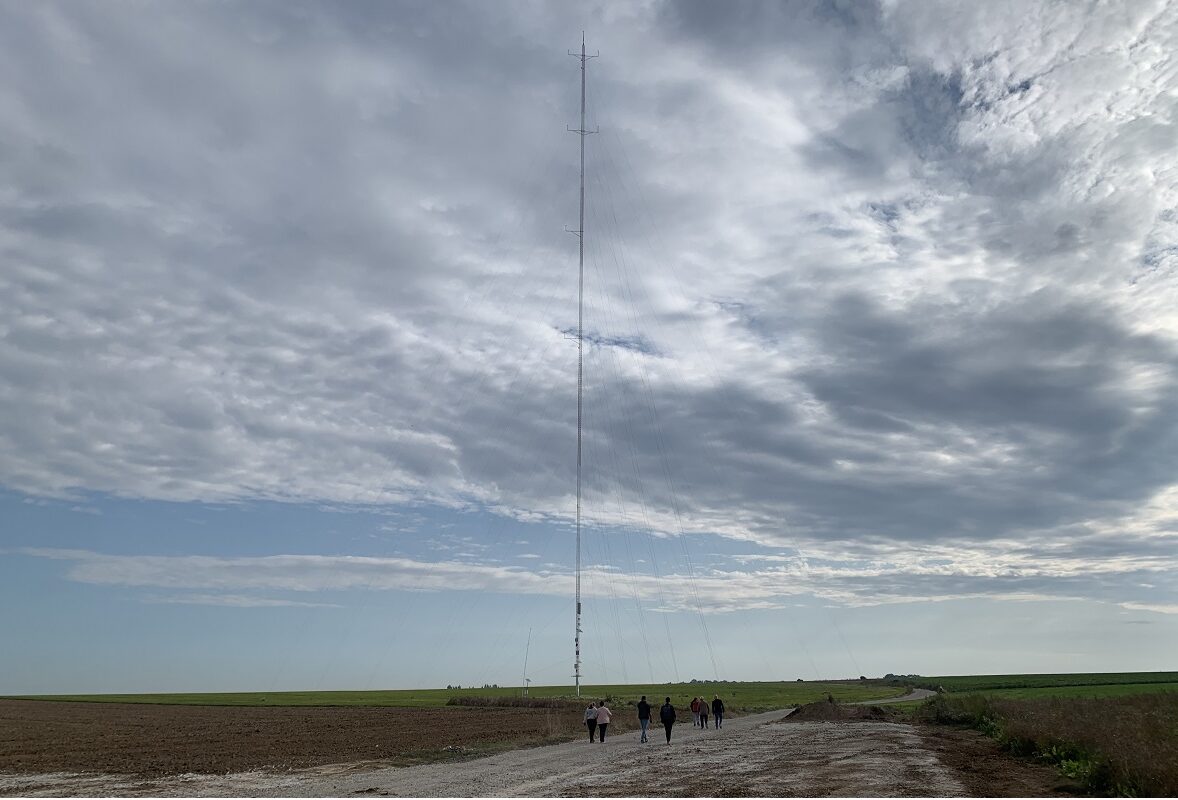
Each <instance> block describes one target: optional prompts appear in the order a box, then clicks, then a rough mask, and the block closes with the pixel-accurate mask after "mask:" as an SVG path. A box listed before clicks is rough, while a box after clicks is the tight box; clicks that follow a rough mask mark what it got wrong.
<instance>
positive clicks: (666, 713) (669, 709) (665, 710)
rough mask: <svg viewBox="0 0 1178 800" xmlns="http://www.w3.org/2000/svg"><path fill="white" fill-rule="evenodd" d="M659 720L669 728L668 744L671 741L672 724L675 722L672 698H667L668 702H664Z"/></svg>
mask: <svg viewBox="0 0 1178 800" xmlns="http://www.w3.org/2000/svg"><path fill="white" fill-rule="evenodd" d="M659 720H660V721H661V722H662V723H663V727H664V728H666V729H667V744H670V743H671V726H672V725H674V724H675V706H673V705H671V698H669V697H668V698H667V702H665V703H663V707H662V708H660V709H659Z"/></svg>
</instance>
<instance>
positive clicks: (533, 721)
mask: <svg viewBox="0 0 1178 800" xmlns="http://www.w3.org/2000/svg"><path fill="white" fill-rule="evenodd" d="M581 730H582V728H581V714H580V711H579V710H578V709H534V708H465V707H451V708H424V709H423V708H416V709H415V708H393V707H384V708H324V707H319V708H308V707H303V708H300V707H285V708H258V707H223V706H222V707H218V706H193V705H157V704H127V703H101V704H99V703H71V702H62V703H46V702H35V701H28V700H0V772H9V773H24V774H30V773H50V772H102V773H113V774H128V775H141V776H159V775H176V774H183V773H190V772H192V773H203V774H217V773H220V774H224V773H226V772H243V771H247V770H254V769H269V770H279V771H281V770H290V769H298V768H305V767H313V766H320V765H323V764H337V763H352V762H365V761H380V762H382V763H383V764H384V765H385V766H401V765H406V764H413V763H420V762H424V761H439V760H447V759H457V758H466V757H470V756H472V755H481V754H486V753H490V752H496V751H498V750H503V749H509V748H512V747H519V746H524V745H535V744H544V743H546V742H556V741H565V740H567V739H568V738H570V736H571V735H573V734H574V733H579V732H580V731H581Z"/></svg>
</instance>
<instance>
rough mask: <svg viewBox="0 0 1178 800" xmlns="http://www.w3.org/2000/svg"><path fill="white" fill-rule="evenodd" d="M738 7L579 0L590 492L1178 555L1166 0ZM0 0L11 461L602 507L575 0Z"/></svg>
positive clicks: (30, 481)
mask: <svg viewBox="0 0 1178 800" xmlns="http://www.w3.org/2000/svg"><path fill="white" fill-rule="evenodd" d="M747 9H748V10H747V14H742V15H732V14H730V13H728V11H727V9H726V7H723V6H721V5H717V4H708V3H702V4H697V3H691V2H677V3H651V4H638V5H635V6H632V7H625V8H620V9H613V10H610V11H608V12H606V11H601V10H598V11H590V12H588V13H589V14H590V16H591V17H593V18H594V21H595V22H596V23H597V25H596V28H597V34H596V35H597V36H598V37H599V38H600V42H601V46H602V49H603V53H602V56H603V57H602V59H600V60H595V61H594V62H593V64H592V66H591V68H590V69H591V84H590V86H591V94H590V102H591V114H592V116H593V121H592V123H591V124H600V125H601V126H602V129H603V134H602V135H601V136H599V137H594V138H593V139H592V140H591V142H590V143H589V147H590V151H589V152H590V154H589V158H590V168H591V171H590V178H589V186H588V191H589V199H590V204H589V210H588V218H587V226H588V230H589V231H590V233H589V236H588V238H587V240H586V241H587V245H588V250H587V272H588V281H589V283H588V294H587V320H588V327H589V330H590V333H591V343H590V346H589V347H588V349H587V354H586V355H587V372H586V375H587V382H586V390H587V395H586V400H587V405H586V409H587V417H586V439H585V457H586V465H587V469H586V495H585V519H586V521H587V522H588V523H589V524H594V525H611V524H624V525H627V526H631V527H648V528H650V529H652V530H653V532H654V533H655V534H656V535H669V534H677V533H680V532H687V533H692V532H718V533H720V534H723V535H726V536H730V537H733V538H739V539H747V540H752V541H756V542H759V543H763V544H768V545H771V546H774V547H787V548H788V547H800V548H802V549H803V550H805V551H806V552H823V553H825V554H826V557H827V558H828V560H829V562H830V563H846V562H847V561H848V559H849V558H850V557H851V556H852V555H854V554H855V553H856V552H859V551H862V550H863V549H864V548H865V547H868V546H874V545H875V544H878V545H879V548H880V551H881V552H885V553H886V555H887V559H890V560H888V561H886V562H885V563H884V564H882V565H881V566H879V567H878V568H876V567H872V568H868V569H866V570H865V571H864V570H860V571H859V573H857V574H858V575H859V577H864V578H868V577H869V578H871V579H872V580H875V581H884V580H886V579H887V577H888V576H889V575H890V574H892V572H898V573H899V574H901V575H902V576H906V577H905V578H904V580H906V581H907V580H909V579H910V578H911V577H912V576H913V575H924V576H928V577H930V578H932V577H944V578H950V577H953V576H956V575H963V576H965V577H968V578H969V579H970V580H974V581H975V584H976V581H992V582H1002V581H1007V582H1009V581H1016V580H1031V579H1044V580H1046V579H1047V578H1051V579H1053V580H1057V581H1069V580H1075V579H1079V578H1081V577H1083V576H1084V575H1085V574H1108V575H1128V574H1130V573H1131V572H1132V571H1133V570H1138V569H1143V570H1155V569H1158V568H1160V567H1159V565H1162V564H1165V563H1168V562H1166V559H1165V558H1164V557H1163V556H1161V555H1159V554H1158V552H1157V545H1158V540H1157V538H1156V536H1155V535H1154V534H1156V532H1157V531H1160V530H1164V529H1165V526H1166V524H1167V520H1172V519H1174V518H1176V517H1178V499H1176V496H1175V482H1174V481H1175V478H1174V476H1175V475H1176V474H1178V456H1176V455H1175V454H1176V453H1178V438H1176V436H1178V435H1176V433H1175V432H1176V431H1178V402H1176V401H1175V399H1174V398H1175V397H1178V311H1176V310H1175V309H1178V302H1176V301H1178V269H1176V267H1178V261H1176V260H1175V259H1176V258H1178V256H1176V254H1178V213H1176V212H1175V211H1174V209H1175V208H1176V207H1178V188H1176V187H1178V172H1175V170H1176V167H1175V164H1176V163H1178V162H1176V160H1175V155H1176V152H1175V148H1176V144H1175V143H1176V142H1178V136H1175V135H1174V134H1175V130H1176V126H1178V103H1176V102H1175V96H1176V95H1175V81H1176V76H1175V69H1174V60H1173V55H1172V53H1174V52H1175V51H1176V50H1178V10H1176V8H1175V6H1174V5H1173V4H1169V3H1165V2H1162V1H1161V0H1158V2H1152V3H1109V4H1104V5H1101V6H1100V7H1098V8H1094V9H1088V8H1086V7H1081V6H1063V7H1061V6H1049V5H1047V4H1039V3H1017V4H1010V5H1007V6H1004V7H1002V8H1001V9H999V8H997V7H995V6H993V5H991V4H976V3H964V2H962V3H949V2H945V3H929V4H919V5H915V4H893V3H885V4H881V5H880V6H878V7H877V6H875V5H872V4H869V3H864V4H859V5H858V6H855V7H854V8H842V7H834V6H830V5H827V4H823V3H817V2H816V3H813V4H811V5H809V6H804V7H802V6H792V5H781V4H776V3H766V4H757V3H751V2H750V3H749V4H747ZM0 15H2V17H3V18H2V19H0V70H2V71H3V73H4V74H5V75H8V76H14V77H13V78H11V79H10V80H9V81H8V82H7V84H6V87H7V91H6V92H4V93H3V94H2V95H0V137H2V138H3V140H4V141H5V143H6V144H5V148H6V149H5V153H6V156H5V158H3V159H0V186H2V187H3V188H0V248H2V250H3V253H4V256H3V257H4V263H5V269H4V270H3V271H0V293H2V294H3V295H4V297H5V303H4V304H3V306H2V307H0V378H3V380H2V381H0V484H2V485H3V486H5V487H8V488H11V489H16V490H19V491H21V492H26V493H29V494H31V495H34V496H37V497H50V496H57V497H71V496H74V495H80V494H82V493H99V494H102V493H109V494H113V495H116V496H120V497H132V498H153V499H165V500H174V501H251V500H257V499H272V500H292V501H300V502H312V503H323V504H326V505H329V506H352V505H364V506H368V507H373V508H379V509H385V508H389V507H397V508H400V507H402V506H405V507H420V506H422V505H429V504H437V505H441V506H445V507H449V508H487V509H491V510H492V511H493V512H494V513H500V514H502V515H505V516H509V517H516V518H519V519H526V520H537V519H540V520H545V519H547V520H552V519H555V520H558V521H567V520H568V519H569V517H570V516H571V514H572V512H573V508H574V502H573V488H572V487H573V469H572V466H573V455H572V453H573V441H574V424H575V417H574V412H573V409H574V407H575V397H574V381H573V380H572V379H571V378H572V375H573V370H574V365H575V353H574V349H573V348H572V347H571V345H570V341H569V339H568V336H567V334H566V333H564V331H567V330H568V329H569V328H571V326H572V325H573V324H574V323H573V319H574V316H575V296H574V293H573V292H574V273H575V262H574V258H573V255H572V254H573V252H574V251H573V247H572V241H571V239H570V238H569V237H567V236H566V235H565V234H564V233H563V232H562V230H561V229H562V225H563V224H565V223H568V222H570V221H571V220H572V219H573V218H574V216H575V211H576V207H575V186H576V174H575V171H574V169H575V167H574V164H575V142H574V141H573V139H572V137H569V136H568V135H567V133H566V132H565V131H564V127H563V126H564V124H565V123H566V122H571V121H573V120H574V119H575V112H576V105H577V103H576V101H577V98H576V87H577V81H576V77H577V75H576V71H575V62H572V61H571V60H569V59H567V57H566V56H565V55H564V45H563V44H554V43H558V42H560V37H561V36H564V35H565V34H566V33H567V25H566V24H565V23H566V20H565V19H564V18H563V16H564V12H563V11H562V10H561V9H559V8H558V7H555V6H552V7H546V6H541V7H531V6H528V13H526V14H510V13H503V11H502V10H501V9H495V10H491V9H489V8H488V7H485V6H482V5H481V4H471V5H469V6H467V7H464V9H463V13H454V11H453V10H452V9H449V8H448V9H444V10H439V8H438V7H434V6H427V7H423V8H416V9H408V8H405V7H403V6H400V5H388V6H378V7H360V6H350V5H344V6H329V5H310V6H307V7H300V8H299V9H293V10H292V9H291V8H289V7H287V6H283V7H281V8H277V7H263V6H258V7H256V8H249V9H233V10H229V9H225V8H221V7H217V6H206V5H190V6H183V5H177V6H158V7H151V9H150V10H148V11H146V12H145V11H144V10H143V9H139V8H134V9H132V8H121V7H119V8H113V9H112V8H111V7H109V6H106V5H99V4H86V3H73V4H69V5H66V6H60V7H58V6H53V5H40V6H37V7H31V6H28V7H26V6H21V5H11V6H8V7H5V8H4V9H3V11H0ZM456 20H457V21H458V22H457V23H456ZM456 24H458V25H464V26H469V27H466V28H462V27H460V28H457V29H456V28H455V27H454V26H455V25H456ZM462 31H478V35H477V36H463V35H462ZM455 35H457V36H458V38H459V39H461V40H462V41H463V42H464V44H463V46H462V47H460V48H456V47H454V46H453V38H452V37H454V36H455ZM177 43H184V44H183V45H178V44H177ZM209 53H215V55H216V57H209V56H208V54H209ZM566 62H567V63H566ZM20 76H36V80H35V81H34V80H31V79H28V78H27V77H26V78H22V77H20ZM112 109H117V113H112ZM472 126H473V127H472ZM399 522H400V521H395V522H393V523H391V524H390V527H391V528H394V529H396V530H398V531H404V532H405V533H406V534H412V535H417V536H424V535H427V534H426V533H425V532H424V529H423V527H422V525H421V523H420V520H419V519H417V518H415V517H413V516H412V515H411V514H409V515H407V516H406V517H405V519H404V524H398V523H399ZM1121 530H1128V531H1130V532H1131V534H1132V535H1125V536H1123V537H1120V538H1117V536H1116V535H1115V534H1116V533H1117V532H1119V531H1121ZM1150 531H1153V532H1154V533H1150ZM1094 536H1095V537H1096V538H1093V537H1094ZM1117 542H1119V543H1120V544H1119V545H1118V544H1116V543H1117ZM1098 545H1099V547H1097V546H1098ZM436 546H437V548H438V549H439V550H447V549H452V548H451V547H450V544H446V543H440V542H439V543H437V544H436ZM1073 546H1075V547H1077V548H1078V554H1076V555H1074V556H1069V555H1067V552H1066V551H1067V550H1068V548H1070V547H1073ZM478 548H479V543H478V542H470V543H467V544H464V545H462V547H461V548H458V549H460V550H461V551H462V552H464V553H466V554H468V555H467V556H464V557H467V558H475V557H476V556H477V554H480V553H482V552H483V551H481V550H480V549H478ZM1003 548H1006V549H1005V550H1004V549H1003ZM1020 548H1023V549H1020ZM1027 548H1029V549H1027ZM1086 548H1087V549H1086ZM1093 548H1095V550H1094V549H1093ZM906 550H910V552H908V553H907V554H905V551H906ZM1096 550H1098V551H1099V557H1097V556H1096V555H1093V553H1094V552H1096ZM949 551H953V552H949ZM929 553H936V554H937V555H936V558H941V559H945V563H944V565H942V566H937V564H936V562H935V559H933V558H932V557H930V556H929ZM479 557H481V556H479ZM762 560H764V559H762ZM86 563H88V562H86V561H82V562H80V565H79V566H78V567H77V569H81V570H83V571H85V570H86V569H88V567H86V566H85V565H86ZM145 563H146V562H145ZM169 563H170V562H169ZM184 563H185V564H187V565H188V567H191V568H192V569H197V568H198V567H199V565H198V564H197V562H184ZM299 563H300V565H301V566H300V569H302V570H303V571H304V572H305V573H306V578H307V580H310V581H314V580H324V581H327V582H328V583H330V582H331V580H334V578H332V579H329V578H328V577H326V576H328V575H334V574H335V573H334V571H335V570H339V569H344V572H345V573H346V574H349V575H354V574H356V570H357V569H359V570H360V571H363V570H364V569H366V568H365V567H362V566H361V567H356V566H355V565H351V566H348V567H346V568H344V567H341V566H340V565H339V564H333V565H330V566H329V565H325V564H319V565H318V566H314V567H312V566H311V565H309V564H308V563H304V562H299ZM455 563H456V562H455ZM766 563H773V562H771V561H767V562H766ZM780 563H782V564H783V565H785V566H788V565H789V562H780ZM749 564H750V565H751V566H753V567H755V566H756V562H752V561H750V562H749ZM1107 564H1114V565H1115V566H1114V567H1106V566H1105V565H1107ZM448 565H451V562H442V563H440V564H438V565H434V566H435V567H436V569H435V570H434V572H433V573H431V571H430V570H429V569H427V568H426V567H425V566H421V565H417V566H414V565H412V564H410V563H408V562H406V563H404V564H401V565H399V566H396V565H394V567H395V568H394V572H396V574H397V575H398V578H397V580H399V581H401V584H400V585H402V586H404V587H406V588H434V586H433V584H432V583H431V581H432V580H433V579H434V578H433V577H431V575H433V574H435V573H436V574H444V575H446V576H447V579H449V578H454V579H455V580H459V576H458V573H457V569H458V568H457V567H454V570H455V572H454V574H453V575H451V574H450V573H448V572H447V570H450V569H451V566H452V565H451V566H448ZM173 566H175V565H173ZM606 566H609V565H606ZM188 567H186V569H187V568H188ZM115 568H116V567H115V564H113V563H112V564H108V565H106V567H104V569H107V570H114V569H115ZM140 568H144V569H146V567H144V566H143V565H140ZM159 568H161V569H162V568H163V565H160V567H159ZM118 569H132V566H131V565H129V564H122V565H121V566H119V567H118ZM152 569H155V568H154V567H153V568H152ZM230 569H231V570H232V567H230ZM470 569H471V568H470V566H469V565H466V564H463V565H461V570H463V571H464V574H467V575H470V574H471V573H470ZM481 569H492V567H490V566H484V567H482V568H481ZM104 574H106V573H104ZM152 574H155V573H154V572H152ZM202 574H203V573H202ZM474 574H475V576H476V577H474V578H469V580H472V581H475V582H476V583H478V582H479V581H488V582H492V583H495V585H499V582H502V583H510V582H511V581H512V580H518V581H520V582H521V583H522V585H523V586H524V588H522V589H519V590H520V591H531V589H529V588H527V587H528V586H531V584H530V583H529V581H532V580H533V579H534V575H533V574H532V573H519V574H512V573H510V572H488V573H480V572H477V571H476V572H475V573H474ZM740 574H743V575H745V576H747V577H748V579H749V580H750V581H752V582H753V583H754V584H755V583H757V582H758V581H759V582H761V583H764V584H768V585H770V586H771V587H772V586H773V585H775V584H774V581H776V580H778V579H779V577H780V576H781V575H782V574H787V573H776V572H773V571H758V570H756V569H755V568H754V569H753V571H749V572H743V573H740ZM740 574H737V573H733V574H731V575H726V576H724V578H723V579H722V582H723V586H724V587H726V588H723V589H721V588H719V584H717V588H715V589H714V590H711V591H712V595H711V596H712V597H713V598H714V600H715V602H717V603H724V602H728V599H726V598H728V597H729V595H730V594H733V593H735V594H737V595H740V596H741V597H742V598H743V599H742V600H741V602H750V603H751V602H773V600H772V598H774V597H779V596H782V594H780V593H777V594H775V592H777V591H778V590H776V589H772V588H769V589H763V588H758V587H757V586H754V585H750V586H744V585H743V584H742V583H741V581H740ZM811 574H814V573H811ZM529 576H531V577H529ZM128 577H133V576H132V575H129V576H128ZM288 577H289V576H288ZM830 577H831V578H832V579H840V580H841V579H847V580H850V579H851V576H849V575H831V576H830ZM242 580H244V578H243V579H242ZM284 580H285V579H284ZM373 580H378V578H377V577H376V576H375V575H373ZM718 580H719V579H718ZM978 585H982V584H978ZM984 585H986V586H989V589H985V590H983V589H978V590H977V591H995V592H1005V591H1008V590H1007V589H1001V588H998V584H997V583H995V584H993V585H991V584H984ZM906 586H907V588H904V589H901V588H895V589H888V590H886V591H885V590H879V589H868V590H867V591H866V592H865V593H864V594H860V593H858V592H857V591H855V590H853V589H851V588H840V587H838V586H836V587H835V588H832V589H829V590H824V591H827V592H828V595H829V596H830V597H838V598H841V599H842V600H843V601H845V602H858V601H859V600H860V599H861V598H862V597H864V596H865V597H867V598H868V599H869V601H871V602H875V601H876V600H878V599H879V598H898V597H908V596H910V595H909V592H912V593H914V594H913V595H912V596H915V595H917V594H919V591H918V589H914V588H913V587H912V585H911V584H906ZM193 588H198V587H193ZM205 588H213V587H205ZM257 588H264V587H257ZM818 588H819V589H820V588H821V587H818ZM537 590H539V589H537ZM814 590H815V591H817V590H818V589H814ZM782 591H784V590H782ZM930 591H934V593H937V592H939V594H937V596H950V595H952V594H953V592H951V591H950V590H949V589H947V588H945V587H944V586H940V585H939V586H938V587H935V588H934V589H930ZM962 591H964V592H965V593H966V594H968V593H969V592H971V591H974V590H973V589H964V590H962ZM1061 591H1062V590H1061ZM1076 591H1077V592H1080V590H1079V589H1077V590H1076ZM1083 591H1084V592H1095V593H1097V594H1099V593H1100V591H1102V590H1101V589H1100V588H1099V587H1093V586H1086V587H1084V588H1083ZM1158 591H1168V589H1165V588H1164V587H1163V588H1161V589H1159V590H1158ZM758 592H759V593H758ZM873 592H875V594H873ZM1069 592H1070V590H1069ZM1161 604H1162V605H1165V603H1164V602H1163V603H1161Z"/></svg>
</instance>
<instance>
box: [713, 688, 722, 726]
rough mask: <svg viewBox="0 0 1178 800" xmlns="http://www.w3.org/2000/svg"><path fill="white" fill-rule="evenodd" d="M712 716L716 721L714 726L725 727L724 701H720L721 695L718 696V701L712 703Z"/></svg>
mask: <svg viewBox="0 0 1178 800" xmlns="http://www.w3.org/2000/svg"><path fill="white" fill-rule="evenodd" d="M712 716H713V717H714V718H715V720H716V722H715V723H714V724H715V726H716V727H717V728H722V727H724V701H723V700H721V699H720V695H716V699H715V700H713V701H712Z"/></svg>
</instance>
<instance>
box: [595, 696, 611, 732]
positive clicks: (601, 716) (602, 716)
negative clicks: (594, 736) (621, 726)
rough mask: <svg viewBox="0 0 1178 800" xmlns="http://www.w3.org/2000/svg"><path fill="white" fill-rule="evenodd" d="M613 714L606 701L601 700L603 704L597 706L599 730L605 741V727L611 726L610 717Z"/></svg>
mask: <svg viewBox="0 0 1178 800" xmlns="http://www.w3.org/2000/svg"><path fill="white" fill-rule="evenodd" d="M611 716H613V714H612V712H611V711H610V710H609V709H608V708H606V707H605V701H604V700H602V701H601V705H600V706H598V708H597V732H598V733H599V734H600V735H601V741H602V742H604V741H605V729H606V728H608V727H609V719H610V717H611Z"/></svg>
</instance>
